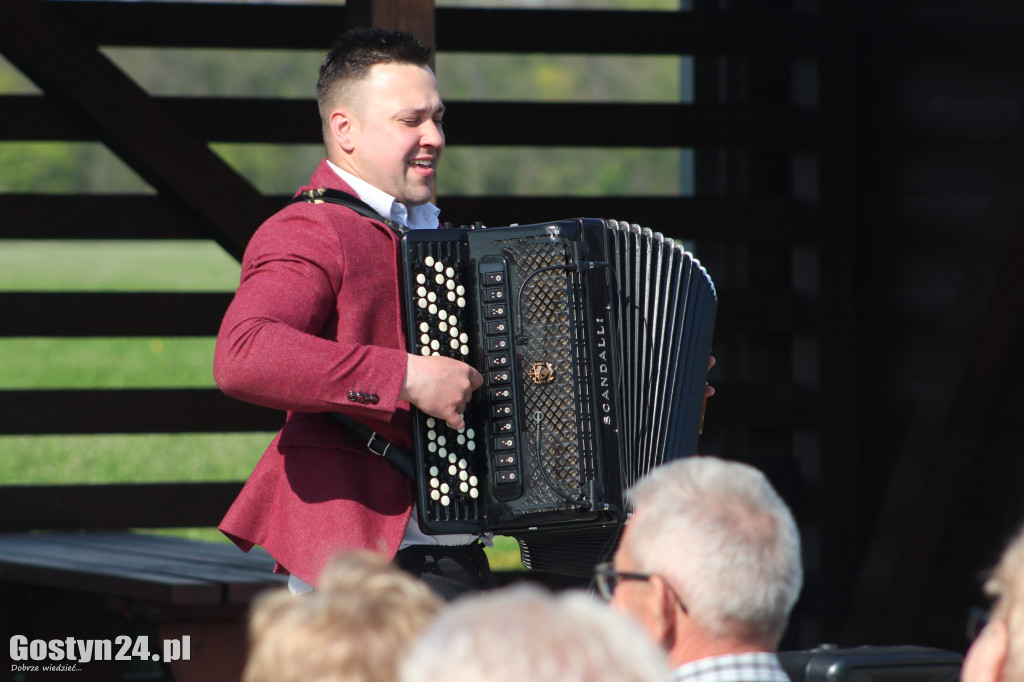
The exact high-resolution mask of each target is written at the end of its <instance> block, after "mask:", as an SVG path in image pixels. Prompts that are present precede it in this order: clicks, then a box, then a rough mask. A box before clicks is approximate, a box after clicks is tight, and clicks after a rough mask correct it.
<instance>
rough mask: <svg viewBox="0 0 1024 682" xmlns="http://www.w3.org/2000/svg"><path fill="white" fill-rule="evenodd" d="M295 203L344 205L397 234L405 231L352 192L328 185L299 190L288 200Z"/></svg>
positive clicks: (289, 203)
mask: <svg viewBox="0 0 1024 682" xmlns="http://www.w3.org/2000/svg"><path fill="white" fill-rule="evenodd" d="M297 203H305V204H324V203H327V204H338V205H339V206H345V207H346V208H350V209H352V210H353V211H355V212H356V213H358V214H359V215H361V216H366V217H367V218H370V219H371V220H378V221H380V222H382V223H384V224H385V225H387V226H388V227H390V228H391V229H392V230H394V231H395V232H397V233H398V234H404V233H405V232H406V228H405V227H403V226H402V225H401V224H400V223H397V222H395V221H394V220H390V219H388V218H385V217H384V216H382V215H381V214H380V213H378V212H377V211H375V210H373V208H372V207H371V206H370V205H369V204H368V203H366V202H365V201H363V200H362V199H360V198H359V197H357V196H355V195H354V194H349V193H348V192H342V191H341V190H340V189H331V188H330V187H318V188H316V189H310V190H306V191H305V192H299V193H298V194H296V195H295V196H294V197H292V198H291V200H290V201H289V202H288V205H289V206H290V205H291V204H297Z"/></svg>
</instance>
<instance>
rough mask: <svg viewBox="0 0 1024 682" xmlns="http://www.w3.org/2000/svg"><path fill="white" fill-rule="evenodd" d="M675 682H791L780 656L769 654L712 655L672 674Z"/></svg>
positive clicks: (764, 652)
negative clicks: (780, 661)
mask: <svg viewBox="0 0 1024 682" xmlns="http://www.w3.org/2000/svg"><path fill="white" fill-rule="evenodd" d="M672 682H790V680H789V676H788V675H787V674H786V671H785V670H783V669H782V664H780V663H779V657H778V656H776V655H775V654H773V653H770V652H767V651H758V652H753V653H744V654H728V655H725V656H711V657H709V658H702V659H699V660H696V661H691V662H690V663H685V664H683V665H681V666H679V667H678V668H676V669H675V670H674V671H672Z"/></svg>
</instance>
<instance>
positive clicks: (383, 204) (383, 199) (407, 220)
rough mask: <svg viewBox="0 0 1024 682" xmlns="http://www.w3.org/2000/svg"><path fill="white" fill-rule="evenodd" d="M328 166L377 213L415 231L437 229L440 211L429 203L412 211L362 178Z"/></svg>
mask: <svg viewBox="0 0 1024 682" xmlns="http://www.w3.org/2000/svg"><path fill="white" fill-rule="evenodd" d="M327 165H328V166H330V167H331V170H333V171H334V172H335V173H336V174H337V175H338V177H340V178H341V179H342V180H344V181H345V182H346V183H348V185H349V187H351V188H352V189H353V190H355V193H356V195H357V196H358V197H359V198H360V199H362V200H363V201H365V202H366V203H367V204H369V205H370V208H372V209H373V210H374V211H376V212H377V213H380V214H381V215H382V216H384V217H385V218H389V219H391V220H394V221H395V222H396V223H399V224H401V225H405V226H406V227H408V228H411V229H413V230H421V229H426V230H432V229H435V228H436V227H437V223H438V216H439V215H440V214H441V209H439V208H438V207H437V206H435V205H434V204H432V203H430V202H429V201H428V202H427V203H425V204H420V205H419V206H413V207H412V208H411V209H410V208H409V207H407V206H406V205H405V204H403V203H401V202H399V201H396V200H395V198H394V197H393V196H391V195H390V194H388V193H387V192H385V191H383V190H379V189H377V188H376V187H374V186H373V185H371V184H370V183H368V182H366V180H363V179H362V178H358V177H356V176H355V175H352V173H349V172H348V171H346V170H343V169H341V168H339V167H338V166H336V165H334V164H333V163H331V162H330V161H328V162H327Z"/></svg>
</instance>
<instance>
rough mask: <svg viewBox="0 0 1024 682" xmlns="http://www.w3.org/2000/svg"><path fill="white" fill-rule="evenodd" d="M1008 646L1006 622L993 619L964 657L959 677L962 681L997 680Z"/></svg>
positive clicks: (994, 681) (1001, 673) (1001, 672)
mask: <svg viewBox="0 0 1024 682" xmlns="http://www.w3.org/2000/svg"><path fill="white" fill-rule="evenodd" d="M1009 648H1010V633H1009V630H1008V629H1007V627H1006V623H1005V622H1004V621H1001V620H994V621H992V622H991V623H989V624H988V625H986V626H985V629H984V630H982V631H981V634H979V635H978V638H977V639H975V640H974V643H973V644H971V648H970V649H969V650H968V652H967V656H966V657H965V658H964V665H963V669H962V670H961V673H960V679H961V680H963V682H999V681H1000V679H1001V678H1002V675H1003V667H1004V666H1005V665H1006V654H1007V652H1008V651H1009Z"/></svg>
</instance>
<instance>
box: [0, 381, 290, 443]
mask: <svg viewBox="0 0 1024 682" xmlns="http://www.w3.org/2000/svg"><path fill="white" fill-rule="evenodd" d="M284 417H285V415H284V412H280V411H277V410H271V409H268V408H265V407H257V406H255V405H250V404H249V403H244V402H242V401H240V400H235V399H233V398H229V397H227V396H225V395H224V394H223V393H221V392H220V391H218V390H217V389H215V388H154V389H116V390H114V389H96V390H82V389H79V390H54V391H21V390H12V391H0V434H3V435H72V434H98V433H231V432H235V431H238V432H246V431H276V430H278V429H280V428H281V426H282V425H283V424H284Z"/></svg>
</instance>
